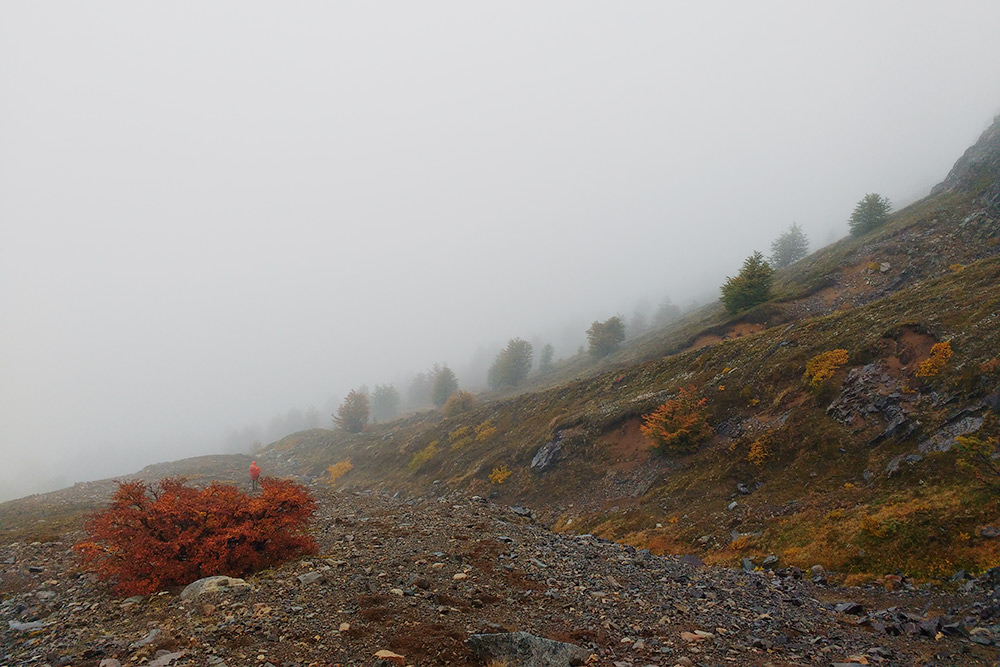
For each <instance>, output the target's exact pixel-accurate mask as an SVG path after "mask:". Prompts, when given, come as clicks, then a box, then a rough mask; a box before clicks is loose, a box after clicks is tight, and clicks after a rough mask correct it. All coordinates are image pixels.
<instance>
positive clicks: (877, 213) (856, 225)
mask: <svg viewBox="0 0 1000 667" xmlns="http://www.w3.org/2000/svg"><path fill="white" fill-rule="evenodd" d="M890 212H892V204H891V203H890V202H889V199H888V198H887V197H883V196H882V195H879V194H875V193H868V194H866V195H865V196H864V198H863V199H862V200H861V201H859V202H858V205H857V206H855V207H854V212H853V213H851V217H850V219H849V220H848V221H847V224H848V225H849V226H850V228H851V235H852V236H861V235H862V234H866V233H868V232H870V231H871V230H873V229H875V228H876V227H881V226H882V225H884V224H885V223H886V222H887V221H888V220H889V213H890Z"/></svg>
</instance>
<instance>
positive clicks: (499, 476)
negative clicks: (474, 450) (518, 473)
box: [490, 465, 514, 484]
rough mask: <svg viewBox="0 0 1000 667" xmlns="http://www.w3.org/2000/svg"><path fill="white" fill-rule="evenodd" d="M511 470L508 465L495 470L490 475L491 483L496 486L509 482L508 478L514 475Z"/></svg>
mask: <svg viewBox="0 0 1000 667" xmlns="http://www.w3.org/2000/svg"><path fill="white" fill-rule="evenodd" d="M513 474H514V473H513V472H511V470H510V468H508V467H507V466H506V465H502V466H500V467H499V468H494V469H493V472H491V473H490V481H491V482H492V483H494V484H503V483H504V482H506V481H507V478H508V477H510V476H511V475H513Z"/></svg>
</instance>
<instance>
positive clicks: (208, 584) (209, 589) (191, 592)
mask: <svg viewBox="0 0 1000 667" xmlns="http://www.w3.org/2000/svg"><path fill="white" fill-rule="evenodd" d="M248 588H250V584H248V583H247V582H245V581H244V580H242V579H235V578H233V577H224V576H217V577H204V578H203V579H199V580H198V581H195V582H193V583H190V584H188V585H187V586H185V587H184V590H183V591H181V599H182V600H190V599H194V598H196V597H198V596H199V595H203V594H204V593H218V592H220V591H222V592H228V591H235V590H237V589H248Z"/></svg>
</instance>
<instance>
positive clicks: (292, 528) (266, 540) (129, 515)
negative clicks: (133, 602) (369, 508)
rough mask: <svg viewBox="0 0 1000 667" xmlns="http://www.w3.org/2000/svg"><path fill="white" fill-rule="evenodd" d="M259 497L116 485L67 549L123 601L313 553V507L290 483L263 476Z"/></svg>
mask: <svg viewBox="0 0 1000 667" xmlns="http://www.w3.org/2000/svg"><path fill="white" fill-rule="evenodd" d="M260 481H261V485H262V491H261V493H260V495H257V496H250V495H247V494H245V493H243V492H241V491H240V490H238V489H237V488H236V487H235V486H231V485H227V484H220V483H218V482H215V483H213V484H211V485H210V486H208V487H207V488H204V489H196V488H193V487H190V486H186V485H185V482H184V480H182V479H176V478H170V479H164V480H162V481H161V482H160V483H159V484H158V485H157V486H155V487H153V486H147V485H146V484H145V483H143V482H122V483H120V484H119V486H118V490H117V491H116V492H115V494H114V496H113V497H112V501H111V506H110V507H109V508H108V509H106V510H104V511H102V512H98V513H97V514H95V515H93V516H92V517H91V518H90V520H89V521H88V522H87V533H88V537H87V539H85V540H83V541H81V542H79V543H78V544H76V545H75V546H74V547H73V548H74V550H75V551H76V552H77V553H78V554H79V555H80V558H81V560H82V565H83V567H84V568H85V569H88V570H91V571H93V572H96V573H97V575H98V576H99V577H100V578H101V579H105V580H108V581H110V582H112V584H113V586H114V589H115V591H116V592H117V593H119V594H121V595H148V594H150V593H154V592H156V591H159V590H162V589H165V588H169V587H172V586H182V585H186V584H189V583H191V582H192V581H195V580H197V579H200V578H202V577H207V576H213V575H227V576H234V577H239V576H244V575H247V574H250V573H251V572H255V571H258V570H261V569H263V568H265V567H269V566H271V565H275V564H277V563H281V562H283V561H286V560H289V559H291V558H295V557H297V556H299V555H302V554H306V553H314V552H315V551H316V550H317V546H316V543H315V541H313V539H312V537H310V536H309V535H308V534H307V533H306V532H305V531H306V528H307V525H308V522H309V518H310V516H312V513H313V511H314V510H315V507H316V501H315V500H313V498H312V497H311V496H310V495H309V492H308V491H307V490H306V489H305V487H303V486H300V485H299V484H295V483H294V482H290V481H286V480H281V479H274V478H269V477H266V478H263V479H261V480H260Z"/></svg>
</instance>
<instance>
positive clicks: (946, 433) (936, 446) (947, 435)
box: [917, 416, 983, 454]
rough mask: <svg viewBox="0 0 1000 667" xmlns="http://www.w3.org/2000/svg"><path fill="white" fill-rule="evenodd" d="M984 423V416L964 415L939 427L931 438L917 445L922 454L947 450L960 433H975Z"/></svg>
mask: <svg viewBox="0 0 1000 667" xmlns="http://www.w3.org/2000/svg"><path fill="white" fill-rule="evenodd" d="M982 425H983V418H982V417H972V416H969V417H962V418H961V419H958V420H956V421H953V422H951V423H949V424H946V425H944V426H942V427H941V428H939V429H938V430H937V431H935V432H934V433H933V435H931V436H930V437H929V438H927V439H926V440H924V441H923V442H921V443H920V444H919V445H917V448H918V449H919V450H920V453H921V454H930V453H931V452H947V451H948V450H949V449H951V447H952V445H954V444H955V438H957V437H958V436H960V435H968V434H969V433H975V432H976V431H978V430H979V429H980V427H981V426H982Z"/></svg>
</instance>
